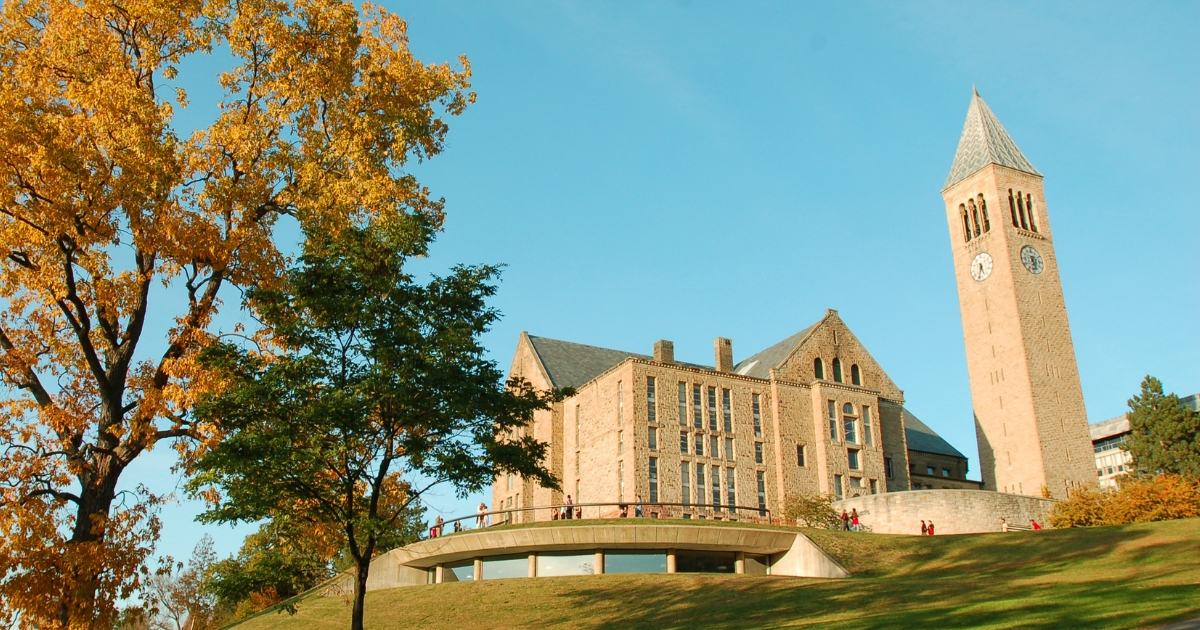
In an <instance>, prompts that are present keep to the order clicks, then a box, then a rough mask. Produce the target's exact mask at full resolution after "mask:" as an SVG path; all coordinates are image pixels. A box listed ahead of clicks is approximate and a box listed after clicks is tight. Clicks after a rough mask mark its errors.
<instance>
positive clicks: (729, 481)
mask: <svg viewBox="0 0 1200 630" xmlns="http://www.w3.org/2000/svg"><path fill="white" fill-rule="evenodd" d="M736 478H737V475H736V474H734V472H733V469H732V468H726V469H725V504H726V505H728V506H729V511H730V512H732V511H733V506H735V505H737V499H736V498H735V497H736V496H737V484H736V483H735V482H734V480H735V479H736Z"/></svg>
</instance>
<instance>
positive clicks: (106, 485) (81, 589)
mask: <svg viewBox="0 0 1200 630" xmlns="http://www.w3.org/2000/svg"><path fill="white" fill-rule="evenodd" d="M113 464H114V462H113V461H112V459H111V458H110V457H108V456H101V457H98V458H97V461H96V469H95V470H96V472H95V475H94V476H92V478H91V479H88V480H87V482H86V483H82V484H81V485H82V488H81V491H80V493H79V509H78V510H77V511H76V514H75V528H74V530H72V532H71V539H70V540H68V541H67V545H68V547H71V546H75V545H81V544H87V543H97V542H99V543H103V541H104V538H105V536H106V535H107V533H108V528H107V526H104V527H102V528H99V529H97V528H95V520H96V519H95V517H97V516H99V517H100V518H101V519H103V520H107V519H108V516H109V511H110V510H111V508H112V502H113V500H114V498H115V497H116V489H117V479H118V478H119V477H120V474H121V468H119V467H117V466H115V465H113ZM81 481H83V480H81ZM103 569H104V567H98V566H90V565H87V564H84V565H82V566H80V565H76V566H75V567H72V570H73V571H75V572H77V573H76V574H75V575H73V576H72V577H73V578H74V579H73V580H71V582H72V590H71V592H67V593H64V594H63V595H64V598H63V601H62V609H61V612H60V613H59V620H60V621H61V622H62V624H63V625H64V626H67V627H73V626H85V625H90V623H91V621H92V619H93V618H94V616H95V613H96V612H97V611H96V591H97V589H99V588H100V583H99V579H98V577H99V575H98V574H99V572H100V571H102V570H103ZM78 571H83V572H84V573H82V574H80V573H78ZM80 622H83V623H80Z"/></svg>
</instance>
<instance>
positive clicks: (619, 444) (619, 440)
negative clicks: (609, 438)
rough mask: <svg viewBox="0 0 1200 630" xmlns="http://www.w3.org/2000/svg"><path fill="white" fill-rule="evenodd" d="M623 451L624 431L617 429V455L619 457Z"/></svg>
mask: <svg viewBox="0 0 1200 630" xmlns="http://www.w3.org/2000/svg"><path fill="white" fill-rule="evenodd" d="M623 452H625V432H624V431H617V457H620V456H621V453H623Z"/></svg>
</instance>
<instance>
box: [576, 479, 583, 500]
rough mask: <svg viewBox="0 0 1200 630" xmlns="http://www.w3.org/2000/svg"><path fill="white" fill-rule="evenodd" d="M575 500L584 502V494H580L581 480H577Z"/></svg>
mask: <svg viewBox="0 0 1200 630" xmlns="http://www.w3.org/2000/svg"><path fill="white" fill-rule="evenodd" d="M575 502H576V503H583V495H581V494H579V480H578V479H576V480H575Z"/></svg>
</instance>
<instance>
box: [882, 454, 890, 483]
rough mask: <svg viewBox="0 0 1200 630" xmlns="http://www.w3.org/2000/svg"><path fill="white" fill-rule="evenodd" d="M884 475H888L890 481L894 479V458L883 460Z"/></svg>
mask: <svg viewBox="0 0 1200 630" xmlns="http://www.w3.org/2000/svg"><path fill="white" fill-rule="evenodd" d="M883 474H884V475H886V476H887V478H888V479H891V478H892V458H891V457H884V458H883Z"/></svg>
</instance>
